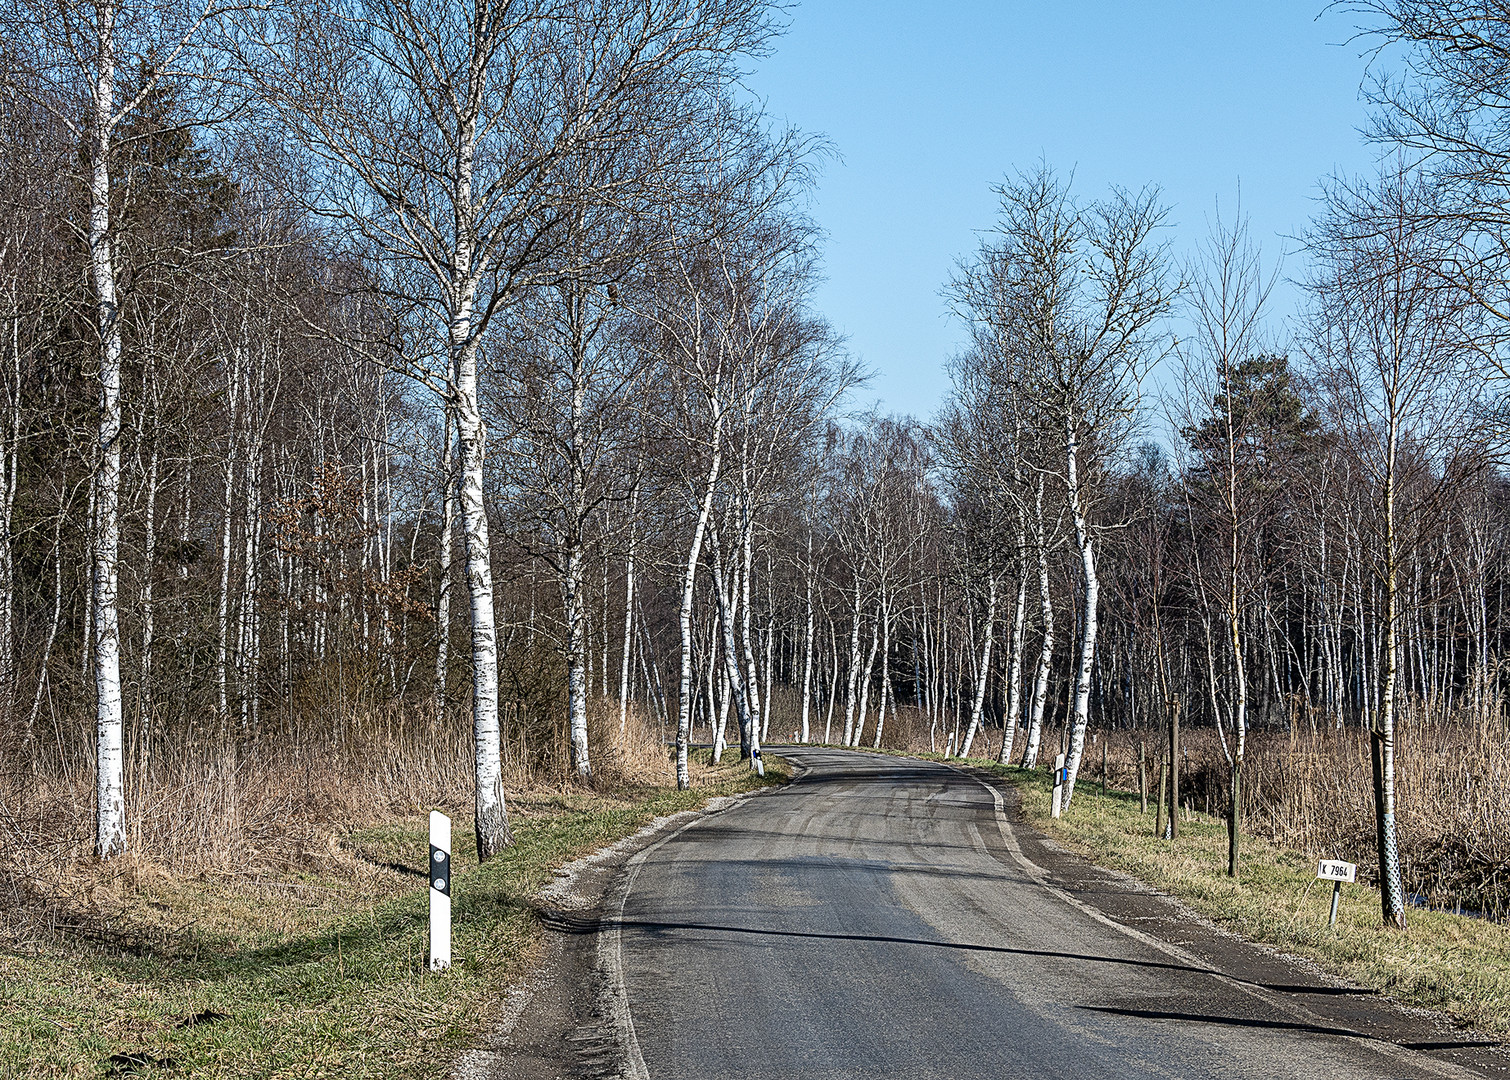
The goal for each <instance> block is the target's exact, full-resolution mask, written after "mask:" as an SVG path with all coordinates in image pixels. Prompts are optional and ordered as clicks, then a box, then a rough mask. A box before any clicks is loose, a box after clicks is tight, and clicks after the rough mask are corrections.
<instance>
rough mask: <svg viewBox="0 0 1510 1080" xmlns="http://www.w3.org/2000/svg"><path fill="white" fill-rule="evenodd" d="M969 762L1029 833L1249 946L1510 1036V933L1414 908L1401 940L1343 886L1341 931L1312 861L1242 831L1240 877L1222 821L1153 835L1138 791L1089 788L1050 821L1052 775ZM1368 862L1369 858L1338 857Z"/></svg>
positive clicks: (1365, 897)
mask: <svg viewBox="0 0 1510 1080" xmlns="http://www.w3.org/2000/svg"><path fill="white" fill-rule="evenodd" d="M970 764H972V765H977V766H979V767H981V768H984V769H988V770H989V771H991V772H993V773H995V774H996V775H998V776H1001V777H1003V778H1005V779H1006V780H1008V781H1009V782H1010V783H1012V784H1013V785H1014V786H1015V787H1016V789H1017V791H1018V792H1019V793H1020V794H1021V796H1022V808H1023V813H1024V815H1025V816H1026V818H1027V820H1028V821H1029V822H1031V823H1032V825H1033V826H1034V827H1035V828H1037V829H1039V830H1041V831H1042V832H1044V833H1046V834H1048V835H1049V836H1052V837H1053V838H1054V839H1055V840H1057V841H1059V842H1060V843H1061V844H1063V845H1064V846H1065V847H1066V848H1069V849H1070V850H1073V851H1076V852H1078V853H1080V854H1083V855H1085V856H1086V857H1088V858H1090V859H1091V860H1092V861H1094V862H1097V863H1099V864H1101V865H1103V866H1109V867H1113V868H1115V869H1118V870H1122V871H1124V872H1126V873H1128V874H1131V875H1132V876H1133V877H1135V878H1138V879H1139V880H1141V881H1144V882H1146V883H1148V884H1149V885H1152V886H1153V887H1155V888H1157V889H1159V890H1161V891H1163V892H1166V893H1169V894H1170V895H1173V896H1177V897H1179V898H1180V899H1181V900H1183V901H1184V902H1185V903H1186V904H1188V905H1189V906H1190V907H1191V908H1193V909H1195V910H1196V911H1199V912H1200V913H1201V914H1202V915H1205V916H1206V917H1207V918H1209V919H1211V920H1212V921H1213V922H1216V923H1217V924H1219V925H1221V926H1223V927H1225V928H1226V929H1228V930H1231V931H1232V932H1233V933H1236V934H1239V935H1241V936H1242V937H1245V938H1247V939H1249V940H1251V941H1260V942H1263V943H1265V944H1267V945H1270V946H1274V947H1276V948H1278V949H1280V950H1282V951H1284V952H1287V953H1292V954H1295V955H1298V956H1304V957H1307V958H1309V959H1311V960H1314V961H1315V962H1316V963H1317V964H1318V965H1320V966H1321V967H1322V968H1324V969H1326V970H1327V971H1330V972H1332V973H1333V974H1335V975H1339V976H1341V977H1343V978H1345V979H1348V980H1350V981H1352V982H1354V983H1357V984H1359V985H1361V986H1366V987H1370V988H1373V989H1376V990H1378V991H1380V992H1382V993H1386V994H1388V995H1390V996H1391V997H1394V998H1395V999H1397V1000H1399V1001H1402V1002H1404V1003H1406V1004H1409V1005H1416V1006H1420V1007H1423V1008H1429V1009H1435V1010H1438V1011H1441V1012H1444V1013H1447V1014H1448V1015H1449V1016H1451V1017H1452V1018H1453V1019H1454V1020H1455V1021H1456V1022H1458V1023H1459V1024H1461V1025H1464V1026H1472V1027H1475V1028H1478V1029H1480V1030H1482V1031H1485V1032H1492V1033H1504V1032H1510V927H1507V926H1504V925H1501V924H1497V923H1492V922H1486V921H1484V920H1481V919H1472V918H1467V917H1464V916H1460V915H1453V914H1451V913H1449V912H1442V911H1428V910H1412V911H1410V912H1409V913H1408V915H1407V918H1408V922H1409V929H1408V930H1406V931H1405V932H1404V933H1400V932H1398V931H1391V930H1386V929H1384V927H1383V925H1382V919H1381V915H1380V906H1379V893H1378V890H1377V889H1373V888H1369V887H1368V886H1365V885H1344V886H1343V888H1342V902H1341V906H1340V908H1339V911H1338V915H1337V928H1336V929H1335V930H1333V929H1330V928H1329V927H1328V926H1327V915H1328V909H1329V907H1330V904H1331V892H1332V890H1331V886H1330V885H1329V884H1328V883H1326V882H1318V881H1317V880H1316V859H1315V858H1314V857H1312V856H1311V855H1308V854H1306V853H1303V852H1299V851H1293V850H1288V849H1285V848H1281V847H1276V846H1274V845H1272V844H1269V843H1266V842H1264V841H1263V840H1260V839H1257V838H1255V837H1252V836H1249V835H1247V834H1244V836H1243V857H1242V864H1241V867H1240V870H1241V874H1240V876H1239V878H1237V879H1236V880H1234V879H1232V878H1229V877H1228V876H1227V825H1226V822H1225V821H1224V820H1221V819H1219V818H1214V817H1207V816H1206V815H1204V814H1195V815H1191V816H1190V817H1188V818H1186V817H1182V818H1181V820H1180V836H1179V839H1178V840H1175V841H1167V840H1162V839H1160V838H1158V837H1155V836H1154V813H1153V807H1152V805H1150V807H1149V812H1148V813H1147V814H1144V813H1142V812H1141V811H1140V809H1139V800H1138V795H1137V793H1136V792H1126V791H1117V790H1115V789H1113V790H1109V791H1107V792H1106V793H1105V794H1102V792H1101V790H1100V785H1099V784H1098V783H1095V782H1094V781H1085V780H1082V781H1081V782H1080V783H1079V784H1078V785H1076V787H1075V797H1074V801H1073V802H1072V804H1071V806H1070V808H1069V810H1068V811H1066V812H1065V814H1064V815H1063V816H1061V817H1060V818H1058V819H1054V818H1050V817H1049V802H1050V795H1051V791H1052V781H1051V777H1050V774H1049V773H1047V772H1024V771H1022V770H1020V769H1015V768H1004V767H1002V766H1001V765H998V764H996V763H994V762H991V761H987V760H980V759H976V760H971V761H970ZM1337 854H1338V855H1340V856H1343V857H1351V858H1352V859H1353V860H1354V861H1365V860H1366V858H1367V856H1368V853H1366V852H1352V853H1345V854H1344V853H1337Z"/></svg>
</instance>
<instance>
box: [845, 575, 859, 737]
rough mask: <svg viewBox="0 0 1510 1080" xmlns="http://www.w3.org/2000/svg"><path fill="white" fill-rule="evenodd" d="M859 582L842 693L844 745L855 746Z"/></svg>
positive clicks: (857, 685) (857, 582)
mask: <svg viewBox="0 0 1510 1080" xmlns="http://www.w3.org/2000/svg"><path fill="white" fill-rule="evenodd" d="M860 618H861V611H860V582H859V580H858V578H857V579H856V581H855V609H854V623H853V625H852V627H851V629H850V633H849V675H848V678H847V679H846V681H845V693H844V745H845V746H853V745H854V744H855V697H856V694H857V692H858V690H859V684H860Z"/></svg>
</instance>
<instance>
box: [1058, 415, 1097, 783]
mask: <svg viewBox="0 0 1510 1080" xmlns="http://www.w3.org/2000/svg"><path fill="white" fill-rule="evenodd" d="M1079 453H1080V444H1079V439H1078V436H1077V433H1076V431H1075V425H1074V423H1073V421H1071V422H1068V423H1066V424H1065V479H1066V480H1067V482H1068V483H1067V486H1068V495H1069V503H1070V515H1071V517H1072V518H1073V519H1074V523H1075V544H1076V547H1077V548H1078V549H1079V551H1080V570H1081V575H1082V582H1083V585H1084V589H1085V607H1084V611H1083V613H1082V618H1081V623H1080V662H1079V665H1078V667H1077V669H1076V672H1075V698H1074V712H1073V714H1072V720H1071V727H1070V752H1069V757H1068V759H1067V760H1066V761H1065V780H1064V801H1063V803H1062V806H1063V808H1064V809H1066V810H1067V809H1069V806H1070V801H1071V800H1072V799H1073V798H1074V796H1075V776H1076V774H1077V773H1078V772H1079V770H1080V759H1081V757H1082V755H1083V752H1084V750H1085V729H1086V724H1087V722H1088V721H1089V719H1090V700H1091V672H1092V670H1093V669H1094V667H1095V664H1096V625H1097V624H1096V614H1097V608H1098V606H1099V601H1100V597H1101V582H1100V579H1099V578H1097V577H1096V547H1095V538H1094V537H1093V536H1092V535H1091V531H1090V523H1089V521H1088V520H1087V518H1086V512H1085V508H1084V506H1083V504H1082V501H1081V487H1080V473H1079V466H1080V462H1079Z"/></svg>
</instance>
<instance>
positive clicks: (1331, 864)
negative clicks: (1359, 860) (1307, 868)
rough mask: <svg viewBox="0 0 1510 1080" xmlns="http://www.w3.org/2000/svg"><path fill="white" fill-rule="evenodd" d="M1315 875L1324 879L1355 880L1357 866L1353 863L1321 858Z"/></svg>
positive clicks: (1356, 878)
mask: <svg viewBox="0 0 1510 1080" xmlns="http://www.w3.org/2000/svg"><path fill="white" fill-rule="evenodd" d="M1316 876H1317V877H1318V878H1322V879H1324V880H1326V881H1357V880H1358V867H1357V865H1356V864H1355V863H1350V862H1338V861H1336V860H1333V859H1323V860H1322V861H1321V865H1320V866H1318V867H1317V868H1316Z"/></svg>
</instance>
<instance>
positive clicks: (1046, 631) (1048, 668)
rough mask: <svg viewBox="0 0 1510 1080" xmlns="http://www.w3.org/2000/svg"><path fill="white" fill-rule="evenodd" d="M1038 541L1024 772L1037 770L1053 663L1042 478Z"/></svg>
mask: <svg viewBox="0 0 1510 1080" xmlns="http://www.w3.org/2000/svg"><path fill="white" fill-rule="evenodd" d="M1034 515H1035V516H1034V523H1035V524H1034V528H1035V539H1036V541H1037V546H1038V603H1039V610H1040V612H1041V617H1042V620H1043V643H1042V644H1041V645H1040V646H1039V649H1038V670H1037V671H1036V672H1034V675H1033V709H1032V712H1031V713H1029V715H1028V746H1027V750H1026V751H1025V752H1024V753H1023V758H1022V765H1023V768H1025V769H1032V768H1036V767H1037V765H1038V750H1039V746H1040V744H1041V742H1042V739H1043V714H1044V711H1045V709H1046V708H1047V706H1048V700H1049V678H1050V676H1051V675H1052V673H1053V664H1054V598H1053V596H1052V595H1051V594H1050V592H1049V547H1048V537H1047V535H1045V529H1044V524H1043V479H1042V477H1040V478H1039V481H1038V496H1037V501H1036V503H1035V510H1034Z"/></svg>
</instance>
